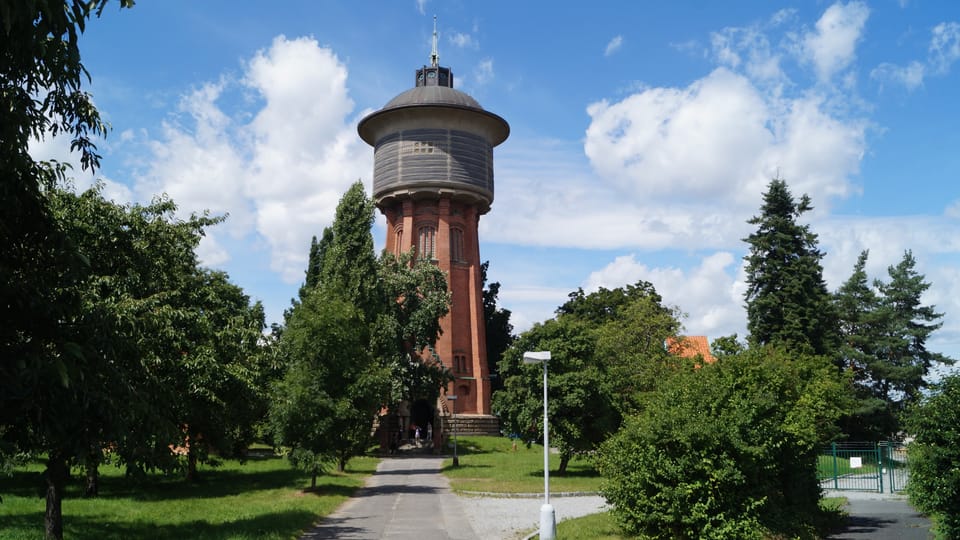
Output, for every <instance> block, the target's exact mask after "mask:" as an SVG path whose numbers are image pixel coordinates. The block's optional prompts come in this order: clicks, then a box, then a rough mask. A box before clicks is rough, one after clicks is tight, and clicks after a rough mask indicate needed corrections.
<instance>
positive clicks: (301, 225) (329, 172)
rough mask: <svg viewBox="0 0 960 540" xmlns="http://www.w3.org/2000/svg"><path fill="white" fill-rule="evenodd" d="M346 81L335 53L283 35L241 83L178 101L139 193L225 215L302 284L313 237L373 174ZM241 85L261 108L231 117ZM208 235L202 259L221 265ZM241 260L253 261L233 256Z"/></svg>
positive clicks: (232, 228)
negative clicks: (350, 190) (228, 108)
mask: <svg viewBox="0 0 960 540" xmlns="http://www.w3.org/2000/svg"><path fill="white" fill-rule="evenodd" d="M346 81H347V70H346V67H345V66H344V65H343V64H342V63H341V62H340V60H339V59H338V58H337V57H336V55H335V54H334V53H333V52H332V51H331V50H330V49H327V48H322V47H320V46H319V45H318V44H317V42H316V41H315V40H313V39H310V38H298V39H293V40H288V39H287V38H285V37H284V36H278V37H277V38H275V39H274V41H273V43H272V44H271V46H270V48H269V49H266V50H261V51H259V52H258V53H257V54H256V55H255V56H254V58H252V59H251V60H250V62H249V63H248V64H247V65H246V69H245V73H244V77H243V78H242V79H241V80H239V81H231V80H227V79H223V80H221V81H218V82H216V83H208V84H205V85H203V86H202V87H200V88H198V89H197V90H195V91H193V92H192V93H190V94H188V95H187V96H185V97H184V98H183V99H182V100H181V105H180V109H179V115H178V116H177V117H174V118H172V119H170V120H169V121H167V122H166V123H164V125H163V127H162V132H161V135H160V137H159V138H158V139H155V140H152V141H149V144H150V147H151V149H152V154H153V159H152V162H151V164H150V166H149V167H148V169H147V171H146V173H145V174H143V175H142V176H141V177H140V178H139V179H138V184H137V191H138V192H140V193H141V195H142V196H147V195H148V194H151V193H156V192H160V191H163V192H166V193H168V194H169V195H170V196H171V197H172V198H173V199H174V201H176V202H177V204H178V205H179V206H180V207H181V209H182V210H183V211H185V212H190V211H194V212H195V211H201V210H204V209H209V210H211V211H212V212H214V213H216V214H220V213H229V214H230V217H229V219H228V220H227V223H226V225H225V229H226V231H227V232H228V233H230V234H231V235H232V236H234V237H243V236H248V235H251V234H252V235H256V236H257V237H258V238H260V239H261V240H262V244H265V247H266V248H267V249H269V257H270V267H271V268H272V269H273V270H274V271H276V272H278V273H280V274H281V275H282V276H283V278H284V279H285V280H286V281H287V282H289V283H294V282H296V281H298V280H300V279H301V278H302V275H303V265H304V261H305V259H306V251H307V248H308V246H309V240H310V236H311V235H312V234H316V233H317V232H318V231H320V230H322V227H323V226H324V225H326V224H329V223H330V221H331V220H332V217H333V213H334V209H335V207H336V204H337V202H338V200H339V197H340V195H342V193H343V192H344V191H345V190H346V188H347V187H348V186H349V185H350V183H352V182H353V181H355V180H356V179H358V178H360V177H362V176H366V175H369V172H370V170H372V166H371V164H370V160H371V156H370V154H371V152H370V151H369V149H368V148H367V147H366V146H365V145H364V144H363V143H362V142H361V141H360V140H359V138H358V137H357V135H356V120H357V118H356V117H353V116H351V115H352V114H353V109H354V104H353V101H352V100H351V99H350V97H349V95H348V91H347V86H346ZM244 89H247V90H250V91H253V92H254V93H255V94H256V95H257V96H259V97H260V98H261V100H254V101H249V100H248V102H247V104H250V103H252V104H254V105H255V106H257V105H259V106H260V107H259V108H258V109H253V110H250V109H249V108H248V109H245V110H242V111H240V112H239V113H236V114H233V115H228V114H226V113H225V112H224V110H225V105H222V103H225V102H227V101H228V100H231V99H233V100H235V99H236V95H235V94H239V93H242V92H243V91H244ZM251 117H252V120H251ZM221 227H224V226H221ZM212 234H213V235H214V236H213V237H212V238H211V240H209V241H208V243H207V244H206V247H205V248H204V249H205V251H204V253H205V254H206V255H205V257H206V258H208V259H209V260H215V261H218V263H222V262H225V260H226V259H225V257H226V256H227V255H226V253H227V251H226V250H225V249H224V248H222V247H220V243H219V240H218V239H217V237H216V235H217V234H220V231H219V230H214V231H213V232H212ZM238 255H240V256H249V254H237V253H230V256H231V257H237V256H238ZM205 262H207V263H208V264H213V263H209V261H207V260H205Z"/></svg>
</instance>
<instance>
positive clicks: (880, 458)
mask: <svg viewBox="0 0 960 540" xmlns="http://www.w3.org/2000/svg"><path fill="white" fill-rule="evenodd" d="M875 448H876V452H877V477H878V478H879V479H880V483H879V484H880V493H883V448H882V447H881V446H880V445H879V444H876V445H875Z"/></svg>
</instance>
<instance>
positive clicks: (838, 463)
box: [817, 441, 908, 493]
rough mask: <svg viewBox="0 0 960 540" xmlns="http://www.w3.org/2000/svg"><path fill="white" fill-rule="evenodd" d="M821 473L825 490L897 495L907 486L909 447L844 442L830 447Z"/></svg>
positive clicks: (821, 459)
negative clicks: (907, 448)
mask: <svg viewBox="0 0 960 540" xmlns="http://www.w3.org/2000/svg"><path fill="white" fill-rule="evenodd" d="M817 473H818V476H819V479H820V485H821V487H823V488H824V489H833V490H839V491H843V490H849V491H873V492H877V493H884V492H889V493H895V492H898V491H902V490H903V489H904V487H905V486H906V485H907V479H908V472H907V452H906V447H905V446H904V445H903V444H901V443H897V442H888V441H885V442H881V443H865V442H842V443H833V444H831V445H829V446H828V447H826V448H825V449H824V451H823V453H822V454H821V455H820V457H819V461H818V463H817Z"/></svg>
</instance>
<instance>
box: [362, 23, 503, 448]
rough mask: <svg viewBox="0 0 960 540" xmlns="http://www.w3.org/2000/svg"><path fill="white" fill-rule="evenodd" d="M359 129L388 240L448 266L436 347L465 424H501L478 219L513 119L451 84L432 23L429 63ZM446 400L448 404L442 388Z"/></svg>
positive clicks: (397, 248) (480, 427)
mask: <svg viewBox="0 0 960 540" xmlns="http://www.w3.org/2000/svg"><path fill="white" fill-rule="evenodd" d="M434 25H436V23H434ZM357 130H358V131H359V133H360V137H361V138H362V139H363V140H364V141H366V142H367V144H369V145H371V146H373V147H374V170H373V199H374V202H375V203H376V205H377V208H379V209H380V211H381V212H382V213H383V214H384V216H386V219H387V238H386V249H387V250H388V251H390V252H393V253H402V252H406V251H408V250H410V249H411V248H413V249H414V250H415V252H416V254H417V256H418V257H421V258H426V259H429V260H431V261H433V262H434V263H435V264H436V265H438V266H439V267H440V269H442V270H443V271H444V272H445V273H446V274H447V282H448V286H449V287H450V291H451V296H452V305H451V307H450V313H449V314H448V315H447V316H446V317H445V318H444V319H443V320H442V321H441V327H442V329H443V334H442V335H441V336H440V339H439V341H438V342H437V344H436V349H435V350H436V353H437V354H438V355H439V357H440V360H441V361H442V362H443V364H444V365H445V366H446V367H447V368H448V369H449V370H450V371H451V372H452V373H453V375H454V377H455V381H454V382H453V383H452V384H451V386H450V387H448V388H447V393H448V394H455V395H457V398H458V399H457V401H456V413H457V415H458V417H460V416H464V417H465V418H462V419H461V421H460V426H462V427H463V428H464V429H465V430H467V431H470V427H471V426H474V425H475V426H476V427H477V429H475V430H474V431H485V430H486V431H490V430H493V431H494V432H495V431H496V419H495V418H493V417H491V416H490V374H489V372H488V369H487V353H486V329H485V324H484V318H483V301H482V283H481V280H480V245H479V239H478V237H477V226H478V224H479V221H480V216H482V215H483V214H486V213H487V212H489V211H490V205H491V204H492V203H493V148H494V147H495V146H497V145H498V144H500V143H502V142H503V141H504V140H506V138H507V136H508V135H509V134H510V126H509V124H507V122H506V121H505V120H504V119H503V118H501V117H499V116H497V115H496V114H493V113H491V112H489V111H485V110H484V109H483V107H481V106H480V104H479V103H477V101H476V100H475V99H473V98H472V97H470V96H469V95H467V94H465V93H464V92H461V91H459V90H455V89H454V88H453V72H451V71H450V68H448V67H441V66H440V65H439V56H438V54H437V32H436V26H434V32H433V51H432V53H431V55H430V65H425V66H423V67H422V68H420V69H417V70H416V85H415V86H414V88H411V89H410V90H407V91H406V92H403V93H402V94H400V95H398V96H397V97H395V98H393V99H392V100H390V102H389V103H387V104H386V105H385V106H384V107H383V108H382V109H380V110H379V111H376V112H374V113H372V114H370V115H369V116H367V117H366V118H364V119H363V120H361V121H360V124H359V126H358V128H357ZM414 405H415V407H416V404H414ZM440 406H441V408H443V409H448V408H449V407H451V406H452V404H451V403H444V402H443V400H442V398H441V404H440ZM445 412H446V411H445ZM412 414H413V415H414V416H415V415H416V414H417V413H416V410H414V411H413V413H412ZM471 417H473V418H471ZM483 417H486V418H483ZM491 426H492V427H491Z"/></svg>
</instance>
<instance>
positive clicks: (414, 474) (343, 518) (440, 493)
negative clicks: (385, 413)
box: [300, 455, 479, 540]
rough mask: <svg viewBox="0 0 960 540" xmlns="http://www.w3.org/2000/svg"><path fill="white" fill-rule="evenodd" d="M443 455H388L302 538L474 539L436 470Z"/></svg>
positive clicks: (443, 479)
mask: <svg viewBox="0 0 960 540" xmlns="http://www.w3.org/2000/svg"><path fill="white" fill-rule="evenodd" d="M442 463H443V457H440V456H419V455H418V456H416V457H402V458H388V459H384V460H383V461H381V462H380V465H379V466H378V467H377V471H376V472H375V473H374V474H373V475H372V476H371V477H370V478H368V479H367V482H366V485H364V487H363V488H361V489H360V491H359V492H358V493H357V494H356V495H354V496H353V497H351V498H350V500H349V501H347V502H346V503H345V504H344V505H343V506H341V507H340V508H338V509H337V510H336V511H335V512H334V513H333V514H331V515H329V516H328V517H326V518H324V519H323V521H321V522H320V523H319V524H318V525H317V526H316V527H314V528H313V529H312V530H310V531H309V532H307V533H306V534H304V535H303V536H301V537H300V538H301V540H321V539H329V538H338V539H347V540H350V539H356V540H359V539H364V540H368V539H371V538H390V539H391V540H414V539H417V540H479V539H478V537H477V535H476V533H474V531H473V529H472V528H471V527H470V521H469V520H468V518H467V515H466V513H465V512H464V509H463V505H462V504H461V502H460V499H459V498H457V497H456V496H455V495H453V493H452V492H451V491H450V482H449V481H448V480H447V478H446V477H445V476H443V475H442V474H440V468H441V465H442Z"/></svg>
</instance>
